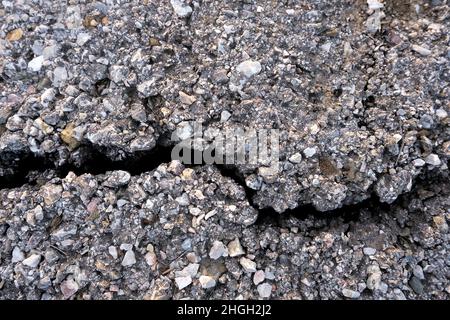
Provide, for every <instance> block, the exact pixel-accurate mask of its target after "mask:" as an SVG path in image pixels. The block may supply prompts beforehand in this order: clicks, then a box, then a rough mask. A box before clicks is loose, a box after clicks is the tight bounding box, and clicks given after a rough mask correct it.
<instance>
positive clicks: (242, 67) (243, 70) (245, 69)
mask: <svg viewBox="0 0 450 320" xmlns="http://www.w3.org/2000/svg"><path fill="white" fill-rule="evenodd" d="M261 69H262V67H261V64H260V63H259V62H258V61H253V60H246V61H244V62H241V63H240V64H239V65H238V66H237V68H236V70H237V72H239V73H240V74H242V75H244V76H245V77H247V78H250V77H252V76H254V75H255V74H258V73H260V72H261Z"/></svg>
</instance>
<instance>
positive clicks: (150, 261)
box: [0, 0, 450, 299]
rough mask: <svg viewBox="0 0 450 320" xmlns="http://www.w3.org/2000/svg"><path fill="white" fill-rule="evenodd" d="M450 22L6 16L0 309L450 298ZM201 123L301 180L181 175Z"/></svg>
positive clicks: (265, 7) (243, 168)
mask: <svg viewBox="0 0 450 320" xmlns="http://www.w3.org/2000/svg"><path fill="white" fill-rule="evenodd" d="M449 10H450V8H449V6H448V4H447V3H446V1H439V0H433V1H408V0H405V1H392V0H385V1H376V0H370V1H350V0H348V1H341V0H340V1H320V0H317V1H307V2H305V1H289V2H283V3H281V2H279V1H251V0H248V1H215V0H214V1H213V0H211V1H207V2H206V1H191V0H186V1H183V0H171V1H156V0H144V1H126V2H124V3H122V2H121V1H115V0H108V1H103V2H100V1H97V2H89V3H85V2H84V1H69V2H68V3H67V4H65V3H62V2H60V1H44V2H38V1H31V0H25V1H18V2H17V3H16V2H15V1H6V0H5V1H2V3H1V6H0V17H1V20H0V21H1V26H0V186H1V187H2V189H1V190H0V197H1V198H0V200H1V201H2V206H0V241H1V242H2V246H1V249H0V250H1V255H0V298H3V297H6V298H34V299H40V298H66V299H68V298H75V297H76V298H89V297H90V298H104V299H108V298H119V297H128V298H144V297H145V298H182V297H191V298H224V297H226V298H258V297H260V298H269V297H270V298H307V299H308V298H342V297H346V298H350V299H359V298H404V297H406V298H417V297H422V298H439V299H442V298H448V294H449V290H450V289H449V287H448V273H449V269H448V261H449V259H448V258H449V257H448V254H449V253H448V226H447V221H448V210H449V206H448V194H447V191H448V184H446V183H447V182H446V180H448V160H449V156H450V138H449V136H450V135H449V117H448V112H450V111H449V107H450V102H449V101H450V100H449V94H450V92H449V86H448V83H449V66H450V63H449V59H450V51H449V14H450V13H449ZM192 120H195V121H201V122H202V123H203V129H204V130H205V133H206V134H205V137H204V139H205V142H208V139H210V138H211V137H212V136H213V133H214V130H217V129H219V130H225V129H227V128H237V127H242V126H244V127H248V128H253V129H255V130H258V129H278V130H280V133H281V136H280V156H281V157H280V161H281V163H280V164H281V170H280V171H279V172H276V173H275V174H274V173H273V172H269V171H268V169H267V168H265V167H264V166H261V165H235V166H231V167H227V168H225V169H224V168H222V167H219V168H215V167H214V166H199V167H195V168H184V167H183V166H182V165H180V164H179V163H177V162H170V163H169V161H170V160H167V159H165V158H167V153H166V152H161V149H162V150H165V149H164V148H165V146H166V147H167V146H168V145H170V144H171V141H169V138H170V136H171V133H172V132H174V131H175V130H177V129H180V128H181V129H182V130H183V132H187V133H188V134H189V132H190V130H187V129H186V126H187V125H189V124H188V122H187V121H192ZM141 158H142V159H150V158H151V159H152V161H150V162H151V163H148V164H145V165H142V162H139V163H140V165H141V166H140V167H138V166H134V167H132V168H131V167H127V166H126V164H129V163H133V162H132V161H133V160H135V159H141ZM163 158H164V159H163ZM130 161H131V162H130ZM92 162H96V170H92V172H90V171H91V170H89V169H91V168H92V166H88V165H86V163H92ZM111 163H116V165H113V167H115V169H118V170H114V171H111V172H105V171H106V167H108V166H110V165H111ZM134 163H137V162H134ZM107 164H108V166H107ZM159 164H160V166H158V165H159ZM103 166H104V168H102V167H103ZM68 168H70V169H74V170H73V171H76V172H77V174H78V173H79V176H76V175H75V174H74V173H69V174H68V172H69V170H68ZM219 169H220V170H219ZM53 170H56V171H53ZM229 170H231V171H232V174H229ZM28 171H30V172H28ZM28 173H30V174H28ZM82 173H85V174H82ZM419 177H420V179H419ZM19 178H20V179H19ZM22 178H24V179H22ZM417 179H419V180H418V181H419V182H417ZM414 188H415V191H414V192H413V193H412V192H411V190H413V189H414ZM402 194H405V195H404V198H403V199H405V202H406V203H405V204H403V203H402V201H401V200H398V198H399V196H401V195H402ZM377 199H379V201H378V200H377ZM368 203H372V204H376V205H374V206H373V207H370V208H369V207H365V205H366V204H368ZM383 204H386V206H384V205H383ZM352 205H357V207H356V209H350V208H354V207H351V206H352ZM295 208H297V209H295ZM306 208H308V210H310V211H314V210H312V208H314V209H315V211H314V214H312V215H310V216H308V217H307V218H303V217H302V218H300V217H298V214H299V213H301V212H303V211H304V210H306ZM339 208H343V209H342V211H339V210H338V211H333V210H336V209H339ZM261 209H265V210H261ZM293 209H295V210H293ZM348 210H356V211H357V214H356V216H357V219H352V221H345V219H344V218H343V216H342V212H344V213H346V212H347V211H348ZM322 211H327V213H324V214H321V213H320V212H322ZM328 211H331V212H328ZM275 212H278V213H283V215H281V216H280V217H277V218H276V219H275V218H270V219H267V221H266V220H265V218H264V216H272V215H275ZM326 215H329V216H330V217H329V218H327V217H326ZM258 216H260V218H259V219H258ZM344 216H345V214H344ZM257 219H258V220H257ZM261 219H262V220H261ZM273 219H275V220H277V221H278V219H281V220H280V221H281V222H280V221H278V223H275V221H273ZM255 221H256V223H255ZM261 221H262V222H261ZM196 264H198V266H197V267H198V270H196V266H195V265H196ZM186 268H187V269H186ZM261 270H262V271H264V274H262V273H261V272H260V271H261ZM254 272H256V273H255V275H253V273H254ZM255 276H256V280H255ZM91 283H95V284H96V285H95V286H91ZM270 286H271V288H270Z"/></svg>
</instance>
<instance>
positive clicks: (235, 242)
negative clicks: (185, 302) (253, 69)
mask: <svg viewBox="0 0 450 320" xmlns="http://www.w3.org/2000/svg"><path fill="white" fill-rule="evenodd" d="M117 175H118V172H117V171H116V172H108V173H106V174H104V175H98V176H92V175H90V174H84V175H81V176H76V175H75V174H73V173H70V174H68V175H67V177H65V178H64V179H60V178H51V176H52V175H51V174H50V173H49V174H48V175H47V176H46V177H42V180H41V183H39V184H38V185H35V186H30V185H25V186H23V187H20V188H16V189H11V190H2V191H0V204H1V208H2V209H0V248H1V250H0V262H1V263H0V278H1V279H2V280H1V284H0V293H1V297H2V298H4V299H5V298H7V299H8V298H27V299H54V298H57V299H62V298H65V299H67V298H76V299H118V298H139V299H142V298H143V299H167V298H175V299H181V298H194V299H199V298H202V299H235V298H237V299H250V298H251V299H258V298H268V297H271V298H280V299H318V298H320V299H331V298H332V299H340V298H344V297H347V298H363V299H368V298H376V299H380V298H382V299H384V298H387V299H405V298H407V299H415V298H426V299H448V298H449V294H450V286H449V284H448V276H449V265H448V263H449V261H450V255H449V252H450V251H449V249H450V248H449V232H448V231H449V230H448V223H447V221H448V219H449V212H448V208H449V205H450V203H449V201H450V197H449V190H450V188H449V184H448V176H445V177H441V180H438V181H439V182H440V184H439V185H436V184H434V185H429V184H427V183H425V182H424V183H423V184H421V186H420V187H417V189H415V190H414V192H413V193H411V194H409V195H407V196H403V197H402V198H401V199H399V200H398V201H397V202H396V203H395V205H394V206H392V207H388V206H382V205H380V204H379V203H375V204H371V205H367V206H366V207H360V208H359V207H352V208H348V209H346V210H345V211H344V212H341V213H335V214H330V215H328V216H324V215H322V216H320V217H318V216H317V215H318V214H317V213H315V214H314V213H310V214H306V213H303V214H302V212H297V213H296V214H284V215H278V214H275V215H265V216H262V217H260V219H258V221H257V223H256V224H255V223H254V222H255V220H256V219H257V216H258V213H257V211H256V210H255V209H253V208H252V207H251V206H250V205H249V203H248V201H247V200H246V198H245V192H244V190H243V189H242V187H240V186H238V185H236V184H235V183H234V182H233V181H232V180H231V179H230V178H225V177H223V176H221V175H220V173H219V172H218V171H217V170H216V169H214V168H213V167H203V168H201V169H196V170H192V169H189V168H184V167H183V166H182V165H180V163H179V162H172V163H170V164H169V165H161V166H159V167H158V168H157V169H156V170H154V171H152V172H148V173H144V174H142V175H139V176H134V177H132V178H131V179H130V180H129V182H127V183H126V184H124V185H121V186H113V187H111V186H110V183H109V182H108V181H110V180H111V179H113V177H116V176H117Z"/></svg>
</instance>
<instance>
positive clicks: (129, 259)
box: [122, 250, 136, 267]
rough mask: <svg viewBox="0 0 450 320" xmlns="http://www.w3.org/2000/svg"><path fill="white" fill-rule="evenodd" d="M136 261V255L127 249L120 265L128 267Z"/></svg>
mask: <svg viewBox="0 0 450 320" xmlns="http://www.w3.org/2000/svg"><path fill="white" fill-rule="evenodd" d="M135 263H136V257H135V255H134V252H133V250H129V251H127V252H126V253H125V256H124V257H123V260H122V266H124V267H129V266H132V265H133V264H135Z"/></svg>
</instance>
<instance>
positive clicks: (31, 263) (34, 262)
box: [22, 254, 41, 268]
mask: <svg viewBox="0 0 450 320" xmlns="http://www.w3.org/2000/svg"><path fill="white" fill-rule="evenodd" d="M39 262H41V256H40V255H39V254H32V255H31V256H29V257H28V258H26V259H25V260H23V261H22V263H23V264H24V265H26V266H28V267H30V268H36V267H37V266H38V265H39Z"/></svg>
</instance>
